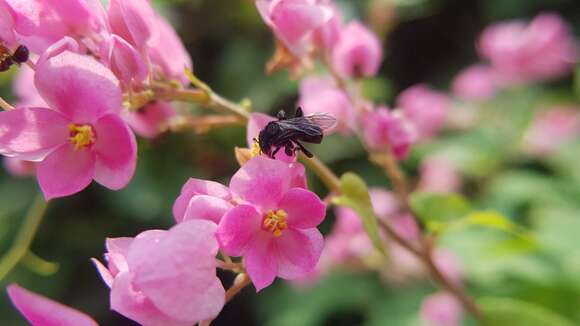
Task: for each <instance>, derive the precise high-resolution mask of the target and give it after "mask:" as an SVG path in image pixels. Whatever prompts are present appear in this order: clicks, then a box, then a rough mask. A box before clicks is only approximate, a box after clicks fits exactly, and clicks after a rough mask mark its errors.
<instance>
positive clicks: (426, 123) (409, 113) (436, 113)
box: [397, 84, 450, 139]
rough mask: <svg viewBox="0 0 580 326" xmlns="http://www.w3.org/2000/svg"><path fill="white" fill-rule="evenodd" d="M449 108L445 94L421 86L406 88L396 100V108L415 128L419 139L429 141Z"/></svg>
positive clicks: (448, 101)
mask: <svg viewBox="0 0 580 326" xmlns="http://www.w3.org/2000/svg"><path fill="white" fill-rule="evenodd" d="M449 106H450V100H449V98H448V97H447V95H446V94H445V93H442V92H438V91H435V90H433V89H431V88H430V87H428V86H426V85H422V84H420V85H415V86H412V87H410V88H407V89H406V90H404V91H403V92H402V93H401V94H400V95H399V97H398V98H397V107H398V108H400V109H401V110H402V112H403V114H404V115H405V117H406V118H408V119H409V120H410V121H411V122H412V123H413V124H414V125H415V126H416V129H417V132H418V133H419V137H420V138H421V139H430V138H431V137H433V136H434V135H435V134H436V133H437V132H438V131H439V129H441V127H442V126H443V123H445V119H446V117H447V111H448V110H449Z"/></svg>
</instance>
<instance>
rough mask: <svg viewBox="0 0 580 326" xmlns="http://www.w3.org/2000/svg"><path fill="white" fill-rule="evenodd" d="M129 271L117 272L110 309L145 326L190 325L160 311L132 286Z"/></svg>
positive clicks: (112, 288)
mask: <svg viewBox="0 0 580 326" xmlns="http://www.w3.org/2000/svg"><path fill="white" fill-rule="evenodd" d="M131 282H132V276H131V274H130V273H129V272H124V273H121V274H119V275H118V276H117V277H116V278H115V280H114V281H113V286H112V287H111V309H112V310H115V311H116V312H118V313H120V314H121V315H123V316H125V317H127V318H130V319H132V320H134V321H136V322H138V323H139V324H142V325H147V326H190V325H191V322H189V321H178V320H175V319H173V318H171V317H169V316H167V315H165V314H164V313H162V312H161V311H160V310H159V309H158V308H157V307H155V305H153V303H152V302H151V300H149V299H148V298H147V297H146V296H145V295H144V294H143V293H142V292H139V291H136V290H135V289H134V288H133V285H132V284H131Z"/></svg>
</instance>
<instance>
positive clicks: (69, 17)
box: [44, 0, 99, 33]
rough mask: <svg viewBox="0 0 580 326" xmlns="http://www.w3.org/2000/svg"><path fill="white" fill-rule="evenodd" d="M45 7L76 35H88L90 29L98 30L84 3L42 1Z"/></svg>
mask: <svg viewBox="0 0 580 326" xmlns="http://www.w3.org/2000/svg"><path fill="white" fill-rule="evenodd" d="M44 1H45V3H46V6H48V7H50V9H52V10H54V11H55V12H56V13H57V14H58V16H59V18H60V19H61V20H62V21H63V23H65V24H66V25H67V26H68V27H69V28H71V29H74V30H75V31H76V32H77V33H89V32H90V31H91V29H98V28H99V26H97V25H96V23H97V22H96V21H95V18H94V17H93V14H92V12H91V9H93V8H90V7H89V6H88V5H87V3H86V2H85V1H80V0H76V1H71V0H69V1H62V0H44Z"/></svg>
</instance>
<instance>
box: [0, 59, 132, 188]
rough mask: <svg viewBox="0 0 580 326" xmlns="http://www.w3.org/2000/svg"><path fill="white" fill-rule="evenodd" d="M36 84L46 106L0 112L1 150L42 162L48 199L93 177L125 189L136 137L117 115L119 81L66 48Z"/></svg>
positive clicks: (41, 176) (41, 70)
mask: <svg viewBox="0 0 580 326" xmlns="http://www.w3.org/2000/svg"><path fill="white" fill-rule="evenodd" d="M35 82H36V88H37V89H38V91H39V92H40V94H41V96H42V98H43V99H44V100H45V101H46V103H48V105H49V107H50V109H49V108H19V109H16V110H10V111H4V112H0V153H2V154H4V155H7V156H13V157H16V158H20V159H25V160H31V161H40V162H39V163H38V167H37V176H38V181H39V184H40V187H41V189H42V191H43V193H44V195H45V197H46V198H47V199H51V198H55V197H62V196H67V195H71V194H74V193H76V192H79V191H81V190H82V189H84V188H85V187H86V186H88V185H89V184H90V183H91V180H92V179H95V181H97V182H98V183H100V184H102V185H104V186H105V187H107V188H110V189H113V190H117V189H120V188H123V187H124V186H125V185H127V183H128V182H129V180H130V179H131V177H132V176H133V173H134V171H135V164H136V158H137V157H136V155H137V148H136V147H137V146H136V142H135V136H134V135H133V133H132V132H131V131H130V130H129V128H128V127H127V125H126V124H125V123H124V122H123V120H121V118H120V117H119V116H118V112H119V109H120V108H121V91H120V89H119V82H118V80H117V79H116V78H115V76H113V74H112V73H111V71H110V70H108V69H106V68H105V67H104V66H102V65H101V64H99V63H98V62H96V61H95V60H93V59H91V58H89V57H86V56H82V55H79V54H76V53H72V52H69V51H65V52H63V53H61V54H60V55H58V56H55V57H52V58H49V59H47V60H45V61H44V62H43V63H42V64H40V65H38V66H37V70H36V76H35Z"/></svg>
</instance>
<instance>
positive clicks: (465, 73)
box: [451, 64, 499, 101]
mask: <svg viewBox="0 0 580 326" xmlns="http://www.w3.org/2000/svg"><path fill="white" fill-rule="evenodd" d="M498 87H499V85H498V80H497V76H496V72H495V71H494V70H493V69H492V68H490V67H488V66H485V65H483V64H475V65H472V66H469V67H467V68H466V69H464V70H462V71H461V72H460V73H459V74H458V75H457V76H456V77H455V79H454V80H453V84H452V86H451V88H452V89H453V94H454V95H455V96H457V97H460V98H462V99H465V100H473V101H484V100H488V99H490V98H492V97H493V96H494V95H495V93H496V91H497V89H498Z"/></svg>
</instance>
